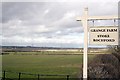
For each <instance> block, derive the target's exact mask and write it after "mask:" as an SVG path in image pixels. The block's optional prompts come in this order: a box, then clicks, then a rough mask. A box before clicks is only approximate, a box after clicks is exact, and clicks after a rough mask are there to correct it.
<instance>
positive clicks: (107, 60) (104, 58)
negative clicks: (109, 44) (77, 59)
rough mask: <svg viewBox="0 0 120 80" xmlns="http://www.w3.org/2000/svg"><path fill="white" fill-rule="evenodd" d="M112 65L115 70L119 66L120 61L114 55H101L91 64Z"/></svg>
mask: <svg viewBox="0 0 120 80" xmlns="http://www.w3.org/2000/svg"><path fill="white" fill-rule="evenodd" d="M96 63H97V64H111V65H112V66H114V67H115V68H118V66H119V60H118V58H116V57H115V56H114V55H113V54H99V55H96V56H95V58H94V59H93V60H92V61H91V62H90V63H89V64H93V65H94V64H96Z"/></svg>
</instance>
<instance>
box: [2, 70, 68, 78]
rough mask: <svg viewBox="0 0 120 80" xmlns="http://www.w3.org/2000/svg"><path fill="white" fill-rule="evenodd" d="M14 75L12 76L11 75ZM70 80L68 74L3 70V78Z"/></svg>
mask: <svg viewBox="0 0 120 80" xmlns="http://www.w3.org/2000/svg"><path fill="white" fill-rule="evenodd" d="M11 76H12V77H11ZM61 78H62V80H70V75H66V74H32V73H27V72H14V71H2V80H26V79H28V80H30V79H31V80H48V79H51V80H53V79H56V80H58V79H61Z"/></svg>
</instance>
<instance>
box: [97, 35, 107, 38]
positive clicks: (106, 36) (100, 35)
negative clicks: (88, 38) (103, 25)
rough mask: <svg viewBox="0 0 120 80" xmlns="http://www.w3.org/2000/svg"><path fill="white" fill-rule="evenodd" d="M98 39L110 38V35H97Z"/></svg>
mask: <svg viewBox="0 0 120 80" xmlns="http://www.w3.org/2000/svg"><path fill="white" fill-rule="evenodd" d="M97 37H107V38H108V37H109V35H97Z"/></svg>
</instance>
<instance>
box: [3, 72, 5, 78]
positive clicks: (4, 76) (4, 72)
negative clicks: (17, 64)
mask: <svg viewBox="0 0 120 80" xmlns="http://www.w3.org/2000/svg"><path fill="white" fill-rule="evenodd" d="M3 80H5V71H4V72H3Z"/></svg>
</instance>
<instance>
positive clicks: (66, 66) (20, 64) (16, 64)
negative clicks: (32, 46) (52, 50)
mask: <svg viewBox="0 0 120 80" xmlns="http://www.w3.org/2000/svg"><path fill="white" fill-rule="evenodd" d="M88 57H89V59H92V58H93V57H94V55H89V56H88ZM2 59H3V61H2V62H3V70H6V71H14V72H28V73H32V74H50V75H51V74H69V75H73V76H74V77H76V76H77V75H78V74H79V72H80V67H81V66H82V62H83V61H82V60H83V57H82V55H3V57H2ZM6 76H7V77H11V78H17V77H18V74H16V73H7V75H6ZM22 77H35V76H29V75H23V76H22Z"/></svg>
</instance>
